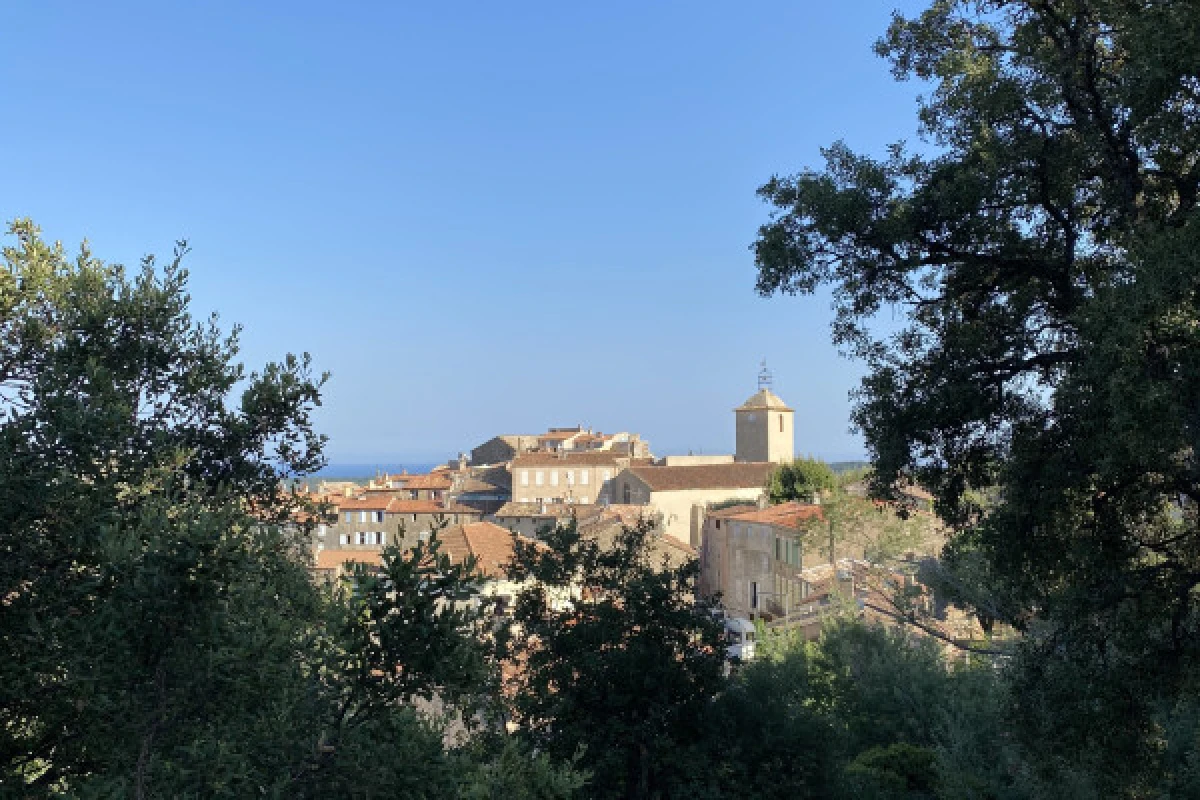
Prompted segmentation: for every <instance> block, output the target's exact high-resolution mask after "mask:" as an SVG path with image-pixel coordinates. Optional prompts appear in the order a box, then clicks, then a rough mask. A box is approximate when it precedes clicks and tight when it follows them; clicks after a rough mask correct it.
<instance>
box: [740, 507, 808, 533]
mask: <svg viewBox="0 0 1200 800" xmlns="http://www.w3.org/2000/svg"><path fill="white" fill-rule="evenodd" d="M729 518H730V519H734V520H737V521H739V522H755V523H758V524H762V525H774V526H775V527H778V528H791V529H793V530H800V529H801V528H802V527H803V524H804V523H805V522H807V521H808V520H810V519H824V518H825V514H824V512H823V511H822V510H821V507H820V506H818V505H812V504H809V503H795V502H793V503H780V504H779V505H777V506H767V507H766V508H763V509H758V508H756V509H754V510H753V511H743V512H741V513H739V514H733V515H731V516H730V517H729Z"/></svg>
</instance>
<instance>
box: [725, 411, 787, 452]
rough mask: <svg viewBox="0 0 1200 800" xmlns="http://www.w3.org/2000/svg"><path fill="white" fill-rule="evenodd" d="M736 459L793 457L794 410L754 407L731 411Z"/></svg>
mask: <svg viewBox="0 0 1200 800" xmlns="http://www.w3.org/2000/svg"><path fill="white" fill-rule="evenodd" d="M735 416H736V417H737V422H736V431H735V433H736V438H737V452H736V457H737V460H738V461H772V462H774V463H776V464H781V463H785V462H791V461H793V460H794V459H795V457H796V444H795V440H796V433H795V427H794V425H795V416H796V415H795V412H793V411H779V410H777V409H773V408H771V409H761V408H760V409H754V410H752V411H751V410H747V411H742V410H738V411H737V412H736V413H735Z"/></svg>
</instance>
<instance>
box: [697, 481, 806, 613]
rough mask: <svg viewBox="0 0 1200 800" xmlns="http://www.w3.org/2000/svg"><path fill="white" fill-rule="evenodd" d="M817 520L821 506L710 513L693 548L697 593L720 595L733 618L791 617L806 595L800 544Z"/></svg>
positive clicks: (744, 508) (741, 508) (789, 505)
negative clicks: (695, 550) (697, 561)
mask: <svg viewBox="0 0 1200 800" xmlns="http://www.w3.org/2000/svg"><path fill="white" fill-rule="evenodd" d="M820 520H821V507H820V506H817V505H808V504H806V503H783V504H781V505H776V506H769V507H767V508H757V507H752V506H733V507H730V508H725V509H721V510H717V511H710V512H709V513H708V515H707V518H706V519H705V521H704V527H703V536H702V544H701V546H700V548H699V550H700V582H699V590H700V593H701V594H702V595H704V596H708V597H712V596H715V595H717V594H720V596H721V601H722V604H723V605H724V606H725V609H726V611H727V612H728V613H730V614H732V615H734V616H744V617H749V618H753V617H756V616H762V615H764V614H766V615H770V616H772V617H781V616H786V615H788V614H792V613H795V612H796V610H797V609H799V608H800V607H801V606H802V605H803V604H804V602H805V601H806V599H807V597H808V593H809V589H808V587H807V586H806V584H805V581H804V578H803V575H802V572H803V570H804V568H805V567H806V566H811V564H806V562H805V548H804V540H805V539H806V538H809V534H810V531H813V530H814V528H815V526H819V525H820ZM810 560H811V556H810Z"/></svg>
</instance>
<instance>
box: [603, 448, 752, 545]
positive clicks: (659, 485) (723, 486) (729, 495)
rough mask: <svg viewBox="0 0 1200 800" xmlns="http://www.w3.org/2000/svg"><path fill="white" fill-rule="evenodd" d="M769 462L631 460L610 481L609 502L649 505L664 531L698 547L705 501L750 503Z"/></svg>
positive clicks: (713, 502)
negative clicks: (669, 463) (684, 463)
mask: <svg viewBox="0 0 1200 800" xmlns="http://www.w3.org/2000/svg"><path fill="white" fill-rule="evenodd" d="M774 468H775V465H774V464H766V463H759V464H734V463H724V464H697V465H688V466H672V467H668V466H651V465H633V466H630V467H629V468H627V469H625V470H622V471H621V473H620V474H619V475H618V476H617V478H616V480H615V481H614V482H613V495H612V497H613V499H612V502H616V503H624V504H631V503H632V504H638V505H649V506H653V508H654V509H655V511H657V512H658V513H659V514H661V515H662V525H663V531H664V532H665V533H666V534H667V535H668V536H673V537H675V538H676V539H678V540H679V541H680V542H684V543H686V544H688V545H691V546H692V547H698V546H699V544H700V538H701V532H702V528H701V526H702V525H703V523H704V512H705V510H706V509H707V507H708V506H709V505H712V504H716V503H723V502H727V501H731V500H743V501H747V502H750V503H756V502H757V501H758V499H759V498H760V497H761V496H762V495H763V492H764V490H765V488H766V485H767V478H768V477H770V474H771V471H772V470H773V469H774Z"/></svg>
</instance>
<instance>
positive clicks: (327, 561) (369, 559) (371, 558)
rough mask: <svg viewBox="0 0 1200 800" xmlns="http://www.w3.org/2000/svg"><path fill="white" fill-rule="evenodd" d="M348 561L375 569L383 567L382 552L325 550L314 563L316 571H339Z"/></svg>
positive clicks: (318, 554)
mask: <svg viewBox="0 0 1200 800" xmlns="http://www.w3.org/2000/svg"><path fill="white" fill-rule="evenodd" d="M347 561H354V562H356V563H359V564H368V565H371V566H375V567H382V566H383V551H382V550H336V549H334V550H331V549H328V548H326V549H324V550H322V551H321V552H319V553H317V558H316V560H315V563H314V565H313V566H314V567H315V568H316V569H338V568H339V567H341V566H342V565H343V564H345V563H346V562H347Z"/></svg>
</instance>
